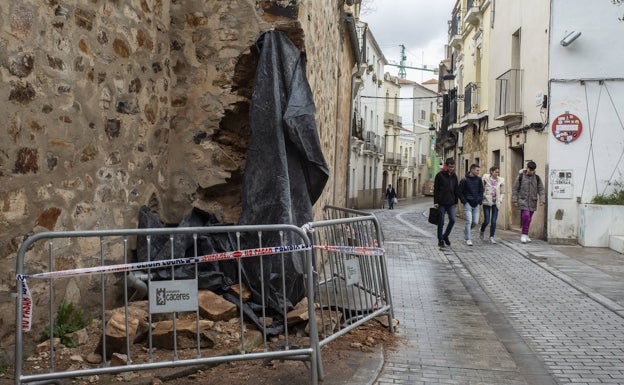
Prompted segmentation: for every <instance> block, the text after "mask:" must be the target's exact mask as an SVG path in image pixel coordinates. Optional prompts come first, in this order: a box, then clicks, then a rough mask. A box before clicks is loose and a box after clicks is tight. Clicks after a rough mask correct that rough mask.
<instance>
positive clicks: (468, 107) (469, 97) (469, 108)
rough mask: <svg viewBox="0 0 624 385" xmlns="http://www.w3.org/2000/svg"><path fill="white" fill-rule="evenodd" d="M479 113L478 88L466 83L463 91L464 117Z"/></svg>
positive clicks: (475, 85) (475, 84)
mask: <svg viewBox="0 0 624 385" xmlns="http://www.w3.org/2000/svg"><path fill="white" fill-rule="evenodd" d="M478 113H479V86H478V85H477V83H468V85H466V88H465V89H464V115H468V114H478Z"/></svg>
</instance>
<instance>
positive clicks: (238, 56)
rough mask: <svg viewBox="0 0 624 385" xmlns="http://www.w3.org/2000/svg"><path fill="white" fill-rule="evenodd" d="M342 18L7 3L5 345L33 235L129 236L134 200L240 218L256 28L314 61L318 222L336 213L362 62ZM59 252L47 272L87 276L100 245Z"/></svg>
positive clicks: (170, 6)
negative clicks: (281, 37)
mask: <svg viewBox="0 0 624 385" xmlns="http://www.w3.org/2000/svg"><path fill="white" fill-rule="evenodd" d="M344 7H345V5H344V0H327V1H325V0H324V1H316V0H231V1H202V2H197V1H184V0H127V1H119V0H90V1H78V0H66V1H63V0H45V1H35V0H23V1H19V2H2V3H1V4H0V82H1V83H2V85H3V86H2V88H1V89H0V111H1V112H2V115H3V117H4V119H3V120H4V123H3V124H2V128H1V130H0V132H1V137H2V140H1V141H0V199H1V202H2V205H1V206H0V231H1V234H2V236H1V237H0V261H1V262H2V263H3V264H6V267H5V269H4V270H3V273H2V275H0V338H2V339H3V340H4V341H7V338H9V339H11V338H12V334H13V330H14V329H13V324H14V320H15V313H14V311H15V309H14V308H15V303H14V299H13V298H12V297H11V296H10V295H9V294H10V293H14V292H15V270H14V269H15V267H14V266H15V257H16V253H17V250H18V248H19V246H20V245H21V243H22V242H23V240H24V239H25V237H26V236H28V235H29V234H32V233H36V232H40V231H48V230H53V231H59V230H90V229H112V228H135V227H136V226H137V220H138V210H139V208H140V206H141V205H148V206H149V207H150V208H151V209H152V210H153V211H154V212H156V213H157V214H158V215H159V217H160V218H161V219H162V220H163V221H166V222H169V223H177V222H179V221H180V219H181V218H182V217H183V216H184V215H186V214H187V213H188V212H189V211H190V209H191V208H192V207H199V208H201V209H203V210H206V211H209V212H212V213H214V214H216V215H217V216H218V217H219V218H221V220H222V221H223V222H225V223H235V222H236V221H237V220H238V217H239V215H240V190H241V187H242V186H241V182H242V175H243V172H244V167H245V153H246V148H247V143H248V140H249V136H250V132H249V121H248V120H249V117H248V112H249V99H250V96H251V92H252V85H253V79H254V76H255V70H256V64H257V57H258V53H257V50H256V48H255V41H256V39H257V38H258V37H259V36H260V35H261V34H262V33H263V32H265V31H268V30H271V29H278V30H282V31H285V32H286V33H287V34H288V36H289V37H290V38H291V40H292V41H293V42H294V43H295V44H296V45H297V46H298V47H299V48H300V49H301V50H302V51H303V52H305V54H306V56H307V60H308V67H307V71H308V80H309V82H310V86H311V88H312V91H313V94H314V98H315V102H316V106H317V127H318V130H319V135H320V138H321V143H322V145H323V147H324V152H325V156H326V160H327V163H328V164H329V165H330V169H331V173H332V175H331V176H330V180H329V182H328V185H327V187H326V189H325V191H324V193H323V196H322V198H321V201H320V202H318V204H317V207H316V211H317V217H318V214H320V208H321V207H322V205H324V204H334V205H339V206H340V205H344V200H345V195H346V191H345V188H346V182H345V179H346V172H347V170H346V168H347V156H348V151H347V150H348V138H349V136H348V135H349V117H350V111H349V106H350V104H349V98H350V87H351V83H350V82H351V74H352V71H353V68H354V64H355V58H354V57H353V50H352V47H351V46H350V42H349V41H348V40H349V39H348V34H347V32H346V31H345V25H344V24H345V23H344V10H345V8H344ZM131 246H132V245H131ZM60 247H66V249H67V250H63V252H62V254H63V258H61V260H60V261H59V262H57V264H56V266H55V268H56V269H61V268H75V267H81V266H84V265H85V264H86V263H87V262H86V260H88V259H89V258H92V256H93V255H94V254H96V253H97V252H99V247H100V245H99V242H98V240H97V239H94V240H93V242H92V243H89V242H85V243H80V244H77V245H66V246H60ZM121 247H122V246H121V245H111V246H110V248H111V250H112V251H115V248H119V250H117V251H119V252H121V249H120V248H121ZM115 255H121V254H119V253H116V254H115ZM46 258H47V255H46V253H45V252H44V251H43V250H38V249H34V250H31V251H29V253H28V255H27V265H28V266H37V268H36V270H39V271H45V270H46V269H47V262H46V261H47V259H46ZM31 290H32V291H33V292H34V293H35V294H36V293H37V287H31ZM89 292H90V291H88V290H87V288H85V287H76V285H75V284H74V283H73V282H72V280H71V279H69V280H66V282H65V283H63V284H61V286H60V287H56V288H55V293H56V296H57V297H58V298H63V297H64V298H67V299H68V300H70V301H73V302H82V303H86V302H88V298H87V297H88V295H89V294H88V293H89ZM37 301H38V299H35V305H37ZM39 313H44V312H39ZM5 346H6V345H5Z"/></svg>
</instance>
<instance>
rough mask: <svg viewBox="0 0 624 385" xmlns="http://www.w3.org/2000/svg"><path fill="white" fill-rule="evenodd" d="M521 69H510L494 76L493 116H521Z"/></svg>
mask: <svg viewBox="0 0 624 385" xmlns="http://www.w3.org/2000/svg"><path fill="white" fill-rule="evenodd" d="M521 91H522V70H519V69H511V70H509V71H507V72H505V73H504V74H502V75H501V76H499V77H497V78H496V99H495V102H494V103H495V109H494V112H495V118H496V119H497V120H508V119H512V118H514V117H518V116H522V93H521Z"/></svg>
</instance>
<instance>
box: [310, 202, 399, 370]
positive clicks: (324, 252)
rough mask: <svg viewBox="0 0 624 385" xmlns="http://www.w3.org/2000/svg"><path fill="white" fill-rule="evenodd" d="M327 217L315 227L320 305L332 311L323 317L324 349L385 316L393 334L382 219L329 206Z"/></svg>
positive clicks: (317, 289) (313, 239)
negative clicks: (340, 338) (369, 322)
mask: <svg viewBox="0 0 624 385" xmlns="http://www.w3.org/2000/svg"><path fill="white" fill-rule="evenodd" d="M324 217H325V218H328V219H326V220H323V221H318V222H313V223H311V224H310V228H311V235H310V237H311V240H312V244H313V245H314V250H313V252H314V261H313V264H314V268H315V274H316V275H315V279H314V283H315V303H316V304H317V305H318V306H319V307H320V308H321V309H331V310H333V312H322V313H321V315H322V316H321V319H322V323H321V327H320V328H319V334H320V341H319V344H320V346H321V347H322V346H324V345H326V344H328V343H329V342H331V341H333V340H334V339H336V338H338V337H340V336H342V335H344V334H346V333H348V332H349V331H350V330H352V329H354V328H356V327H358V326H360V325H362V324H364V323H365V322H367V321H369V320H370V319H372V318H375V317H379V316H382V315H385V316H387V320H388V327H389V329H390V331H391V332H394V326H393V319H394V313H393V308H392V295H391V293H390V285H389V281H388V270H387V266H386V260H385V256H384V252H383V235H382V232H381V228H380V225H379V222H378V221H377V218H376V217H375V216H374V215H372V214H370V213H367V212H364V211H358V210H352V209H347V208H341V207H335V206H325V208H324ZM327 245H332V246H333V247H332V246H329V247H328V246H327ZM327 316H329V317H330V318H329V319H328V317H327ZM331 317H333V318H331ZM321 369H322V368H321Z"/></svg>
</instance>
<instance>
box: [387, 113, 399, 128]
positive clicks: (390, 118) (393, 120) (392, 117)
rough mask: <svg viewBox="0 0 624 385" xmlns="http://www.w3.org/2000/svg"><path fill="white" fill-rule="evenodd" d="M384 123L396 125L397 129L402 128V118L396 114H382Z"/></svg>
mask: <svg viewBox="0 0 624 385" xmlns="http://www.w3.org/2000/svg"><path fill="white" fill-rule="evenodd" d="M384 123H385V124H389V125H396V126H398V127H402V126H403V118H402V117H401V116H399V115H397V114H393V113H391V112H385V113H384Z"/></svg>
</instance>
